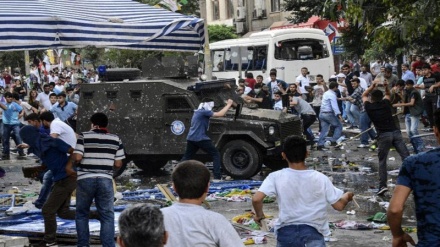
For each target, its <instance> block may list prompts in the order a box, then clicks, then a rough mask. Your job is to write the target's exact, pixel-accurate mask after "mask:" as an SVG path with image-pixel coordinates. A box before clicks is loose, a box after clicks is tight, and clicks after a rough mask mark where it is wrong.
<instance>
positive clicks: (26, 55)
mask: <svg viewBox="0 0 440 247" xmlns="http://www.w3.org/2000/svg"><path fill="white" fill-rule="evenodd" d="M24 70H25V73H26V75H29V74H30V73H31V68H30V59H29V51H27V50H26V51H24Z"/></svg>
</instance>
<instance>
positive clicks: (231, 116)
mask: <svg viewBox="0 0 440 247" xmlns="http://www.w3.org/2000/svg"><path fill="white" fill-rule="evenodd" d="M164 61H167V60H166V59H164V60H163V61H162V62H159V61H151V60H150V61H146V62H145V64H144V65H145V66H144V67H143V72H144V76H145V75H147V76H150V75H151V74H152V70H156V72H157V71H166V73H167V74H168V76H170V75H171V76H172V78H171V77H169V78H166V79H155V78H151V76H150V78H148V79H138V80H135V81H128V82H127V81H125V82H124V81H119V82H105V83H97V84H83V85H82V86H81V98H80V102H79V108H78V127H79V129H78V131H86V130H88V129H89V128H90V123H89V118H90V116H91V115H92V114H93V113H95V112H104V113H106V114H107V115H108V117H109V126H108V127H109V131H110V132H111V133H115V134H118V135H119V136H120V137H121V139H122V141H123V143H124V147H125V152H126V157H127V159H126V160H125V164H126V163H127V162H129V161H133V162H134V164H135V165H136V166H138V167H139V168H141V169H143V170H154V169H159V168H161V167H163V166H164V165H165V164H166V163H167V162H168V161H169V160H180V159H181V158H182V156H183V154H184V152H185V148H186V136H187V134H188V131H189V128H190V126H191V118H192V115H193V113H194V110H195V109H197V107H198V106H199V104H200V101H201V100H202V98H204V97H209V98H211V99H214V102H215V107H214V109H213V110H214V111H217V110H220V109H221V108H223V106H224V105H225V102H226V101H227V99H233V100H234V102H236V103H237V106H236V107H235V109H231V110H229V112H228V113H227V114H226V116H224V117H221V118H211V120H210V124H209V131H208V134H209V136H210V138H211V139H212V141H213V143H214V145H215V146H216V147H217V149H218V150H219V151H220V155H221V161H222V170H223V172H224V173H226V174H229V175H231V176H232V177H234V178H250V177H252V176H254V175H256V174H257V173H258V172H259V171H260V169H261V167H262V164H265V165H266V166H268V167H271V168H274V169H278V168H280V167H283V166H286V163H285V162H283V161H282V159H281V154H280V153H281V150H280V149H281V145H282V143H283V140H284V138H286V137H287V136H289V135H302V131H301V130H302V127H301V120H300V119H299V118H298V117H296V116H294V115H291V114H286V113H282V112H279V111H274V110H266V109H251V108H248V107H245V106H244V107H240V106H241V105H242V103H243V102H242V100H241V98H240V97H238V96H237V95H236V92H235V88H236V82H235V79H219V80H213V81H197V80H194V79H190V78H189V77H188V74H190V73H188V71H187V69H188V68H187V69H186V70H185V69H183V70H181V69H179V68H180V67H182V66H180V65H182V64H183V67H188V66H187V64H185V63H184V62H181V61H180V62H176V60H173V61H168V62H164ZM176 63H177V64H176ZM152 64H154V66H152ZM153 67H154V68H153ZM146 72H147V74H146ZM153 72H154V71H153ZM196 73H197V71H196ZM153 74H154V73H153ZM181 74H185V75H186V76H185V77H179V76H176V75H181ZM195 159H197V160H200V161H210V160H211V157H209V156H208V155H207V154H205V153H203V152H201V151H200V152H199V153H198V154H197V157H195Z"/></svg>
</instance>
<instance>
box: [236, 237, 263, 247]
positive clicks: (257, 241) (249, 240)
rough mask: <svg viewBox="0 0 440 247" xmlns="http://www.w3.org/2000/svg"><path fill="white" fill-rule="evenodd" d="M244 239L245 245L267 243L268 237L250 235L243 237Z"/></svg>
mask: <svg viewBox="0 0 440 247" xmlns="http://www.w3.org/2000/svg"><path fill="white" fill-rule="evenodd" d="M242 241H243V244H244V245H251V244H265V243H267V239H266V237H248V238H243V239H242Z"/></svg>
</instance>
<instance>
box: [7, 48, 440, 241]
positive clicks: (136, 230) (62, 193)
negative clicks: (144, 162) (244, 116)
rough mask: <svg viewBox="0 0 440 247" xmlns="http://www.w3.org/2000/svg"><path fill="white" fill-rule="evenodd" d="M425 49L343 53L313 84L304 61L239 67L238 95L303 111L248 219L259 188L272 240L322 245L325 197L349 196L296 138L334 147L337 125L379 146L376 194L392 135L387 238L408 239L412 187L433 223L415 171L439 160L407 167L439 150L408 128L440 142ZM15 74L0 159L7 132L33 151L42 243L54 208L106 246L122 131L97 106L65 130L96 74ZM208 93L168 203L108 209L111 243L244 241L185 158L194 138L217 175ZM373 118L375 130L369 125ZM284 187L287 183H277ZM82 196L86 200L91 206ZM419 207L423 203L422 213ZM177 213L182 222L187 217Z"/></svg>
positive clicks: (430, 225)
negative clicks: (395, 61) (285, 73)
mask: <svg viewBox="0 0 440 247" xmlns="http://www.w3.org/2000/svg"><path fill="white" fill-rule="evenodd" d="M431 60H432V61H434V63H431V64H429V63H426V62H424V61H423V57H421V56H419V57H417V58H416V60H415V61H413V62H412V63H411V64H409V63H408V64H402V67H401V69H402V76H401V77H400V78H399V77H398V76H397V75H396V74H395V73H393V68H392V67H390V66H388V65H387V64H384V63H382V62H381V61H379V60H378V61H376V62H375V63H374V64H373V65H372V66H371V68H370V71H371V72H368V67H369V66H367V65H361V64H359V66H357V68H355V66H351V65H350V64H344V65H342V66H341V72H340V73H339V74H336V75H333V76H331V77H330V78H329V80H328V82H326V81H324V77H323V76H322V75H319V74H318V75H317V76H316V78H315V79H316V80H315V82H316V85H313V86H312V85H311V84H310V82H311V80H310V77H309V71H308V69H307V68H302V69H301V71H299V75H298V77H297V78H296V79H295V82H293V83H287V82H285V81H283V80H281V79H279V78H277V70H276V69H272V70H271V71H270V73H269V77H268V78H266V79H265V78H264V77H263V76H261V75H258V76H256V78H255V79H254V76H253V74H252V73H247V75H246V79H240V80H239V85H238V88H237V94H239V95H240V96H241V97H242V98H243V100H244V101H245V102H246V104H255V105H257V107H260V108H263V109H272V110H276V111H283V112H286V113H290V114H296V115H298V117H300V118H301V120H302V122H303V134H304V137H305V139H304V138H302V137H295V136H292V137H288V138H286V139H285V141H284V143H283V150H282V156H283V158H284V159H285V160H286V161H287V163H288V166H289V167H288V168H286V169H283V170H280V171H277V172H274V173H271V174H270V175H269V176H268V177H267V178H266V179H265V180H264V182H263V184H262V186H261V187H260V189H259V190H258V192H257V193H256V194H255V195H254V197H253V207H254V211H255V217H254V220H255V221H256V222H257V223H261V220H262V219H264V217H265V216H264V213H263V204H262V201H263V199H264V198H265V196H277V198H278V200H279V210H280V220H279V221H278V222H277V223H276V225H275V231H276V232H277V241H278V246H292V244H294V245H295V246H296V245H298V246H299V245H301V246H302V245H314V246H325V243H324V236H326V235H328V233H329V229H328V222H327V215H326V206H327V205H328V204H330V205H332V207H333V208H335V209H337V210H343V209H344V208H345V206H346V205H347V203H349V202H350V201H351V200H352V198H353V193H352V192H347V193H343V192H342V191H341V190H339V189H337V188H335V187H334V186H333V185H332V184H331V181H330V180H329V179H328V178H327V177H326V176H325V175H323V174H321V173H319V172H316V171H310V170H308V169H307V166H306V165H305V159H306V158H307V156H308V153H309V150H308V149H307V145H310V146H311V147H312V148H316V149H317V150H327V149H328V148H329V147H328V146H336V145H337V144H338V142H339V141H340V138H341V135H342V128H343V125H346V126H347V128H348V129H357V128H358V129H360V131H361V132H362V135H361V143H360V145H359V148H365V147H368V146H369V145H370V144H371V143H372V142H376V143H377V145H378V146H379V152H378V156H379V184H378V191H377V194H378V195H383V194H384V193H385V192H386V191H387V190H388V188H387V169H386V166H387V165H386V161H387V156H388V152H389V150H390V148H391V147H392V146H394V147H395V148H396V150H397V151H398V153H399V155H400V156H401V158H402V160H404V164H403V166H402V169H401V171H400V174H399V177H398V181H397V187H396V190H395V193H394V195H393V198H392V200H391V204H390V209H389V212H388V214H389V215H390V216H393V217H394V218H393V220H392V221H391V222H390V226H391V230H392V233H393V236H394V240H393V241H394V242H395V243H398V244H401V243H403V242H411V241H412V239H411V238H410V237H409V236H408V235H406V234H405V233H403V232H401V231H399V227H400V224H401V221H399V220H398V219H399V217H400V218H401V216H402V208H403V204H404V203H405V201H406V199H407V198H408V195H409V193H410V192H411V191H414V193H415V194H416V195H417V198H416V200H415V202H416V211H417V219H418V225H419V227H420V229H423V227H427V229H437V228H439V227H440V226H437V225H438V223H436V222H432V221H431V220H430V219H431V218H432V217H434V218H435V217H437V213H436V212H434V211H435V210H430V209H429V208H432V207H435V205H436V204H435V203H434V204H433V203H430V205H427V203H426V202H425V201H424V199H423V198H426V197H429V198H432V195H426V191H429V190H432V189H433V188H434V187H435V188H438V187H439V186H438V185H437V184H438V182H437V181H435V179H433V178H431V177H429V176H427V175H426V174H436V173H438V172H440V171H438V169H437V168H436V167H433V166H428V165H424V166H423V167H419V166H417V164H420V163H424V164H425V163H426V162H429V164H436V165H437V163H438V161H437V160H436V159H435V156H436V152H438V150H437V149H436V150H431V151H429V152H426V153H425V152H423V151H425V149H424V143H423V140H422V139H421V138H420V137H419V133H418V126H419V122H420V121H421V122H422V123H424V124H425V125H426V127H429V128H428V129H427V131H434V134H435V136H436V137H437V139H438V140H439V141H440V131H439V130H440V121H439V119H440V111H436V108H437V107H438V104H439V97H438V96H437V88H439V87H440V74H439V73H440V72H439V70H440V66H438V65H439V63H440V60H436V59H431ZM22 79H23V78H20V75H15V77H13V76H11V75H10V74H9V73H8V72H7V71H5V72H4V73H3V75H2V76H1V78H0V86H1V85H3V89H4V98H3V99H1V100H0V108H1V109H2V131H1V133H2V136H3V138H2V142H3V154H2V159H9V158H10V152H11V148H10V146H9V142H10V138H12V140H13V141H15V143H16V146H17V153H18V155H19V157H23V156H26V155H27V154H25V149H28V152H29V154H31V153H32V154H34V155H36V156H37V157H38V158H39V159H40V160H41V162H42V163H41V167H40V168H39V171H41V175H40V176H41V180H42V183H43V186H42V189H41V193H40V196H39V198H38V199H37V201H35V203H34V204H35V206H36V207H37V208H42V213H43V217H44V222H45V236H44V241H43V242H42V243H41V246H57V244H56V228H57V223H56V216H59V217H61V218H66V219H75V220H76V227H77V232H78V246H88V245H89V237H90V233H89V228H88V221H89V219H98V220H99V221H100V223H101V230H100V238H101V243H102V245H103V246H114V244H115V241H114V234H115V229H114V209H113V197H114V189H113V184H112V169H113V167H120V166H121V165H122V160H123V159H124V158H125V156H124V151H123V144H122V141H121V140H120V138H119V137H118V136H117V135H114V134H111V133H109V132H108V129H107V125H108V118H107V116H106V115H105V114H103V113H96V114H94V115H93V116H91V118H90V122H91V130H90V131H87V132H82V133H79V135H77V134H76V133H75V128H76V127H75V126H76V123H75V116H76V111H77V104H78V101H79V89H80V86H81V84H82V83H95V82H98V81H99V77H98V76H96V73H95V72H94V71H88V70H84V71H81V70H71V71H69V70H63V71H61V72H59V71H57V70H54V71H49V73H48V74H47V75H44V74H41V73H38V69H37V68H36V67H34V68H33V69H32V72H31V76H30V77H29V78H28V79H27V80H24V83H22ZM213 104H214V103H213V101H212V100H211V99H205V100H204V101H203V102H202V103H201V104H200V107H199V109H198V110H196V112H195V114H194V117H193V121H192V125H191V130H190V134H189V135H188V138H187V149H186V153H185V155H184V157H183V158H182V160H181V162H180V163H179V165H177V167H176V168H175V170H174V172H173V174H172V182H173V188H174V190H175V191H176V193H177V194H178V195H179V202H178V203H176V204H174V205H172V206H171V207H168V208H164V209H162V210H158V209H157V208H155V207H152V206H150V205H138V206H134V207H131V208H128V209H127V210H125V211H124V212H123V213H122V214H121V216H120V219H119V225H120V229H119V230H120V236H119V238H118V240H117V242H118V243H119V245H120V246H127V247H128V246H144V245H145V243H146V242H147V243H149V246H177V245H178V246H197V245H198V244H202V243H203V244H205V245H209V246H242V245H243V244H242V241H241V239H240V238H239V236H238V234H237V232H236V231H235V230H234V229H233V227H232V225H231V224H230V223H229V222H228V221H227V220H226V219H225V218H224V217H223V216H221V215H219V214H216V213H213V212H211V211H208V210H206V209H204V208H203V207H202V206H201V204H202V202H203V201H204V199H205V198H206V196H207V193H208V189H209V184H210V181H212V180H211V176H210V173H209V171H208V170H207V168H206V167H205V166H204V165H203V164H202V163H200V162H198V161H194V160H191V157H192V156H193V154H194V153H195V152H197V150H198V149H199V148H200V149H203V150H205V151H206V152H208V153H210V154H211V155H212V157H213V159H214V179H222V177H221V170H220V162H219V154H218V151H217V150H216V149H215V147H214V146H212V143H211V141H210V139H209V137H207V135H206V131H207V129H208V128H207V127H208V122H209V119H210V118H211V117H221V116H223V115H225V113H226V111H227V110H228V109H229V108H230V107H231V106H232V104H233V102H232V100H229V101H228V103H227V105H226V107H224V108H223V109H222V110H221V111H219V112H213V111H212V107H213ZM397 108H400V109H399V110H398V109H397ZM400 113H403V116H404V118H405V126H406V129H407V133H408V136H409V138H410V141H411V144H412V146H413V150H414V153H415V154H416V155H413V156H410V153H409V151H408V149H407V147H406V145H405V144H404V142H403V139H402V134H401V131H400V124H399V114H400ZM315 121H318V122H319V130H318V133H316V134H318V135H319V137H318V141H317V143H315V135H314V134H315V133H312V131H311V129H310V126H311V125H312V124H313V123H314V122H315ZM372 124H373V125H374V127H375V130H374V129H373V128H371V125H372ZM23 126H24V127H23ZM329 132H332V133H333V134H332V135H331V137H328V135H329ZM416 166H417V167H416ZM426 181H429V183H427V182H426ZM291 183H294V184H291ZM298 184H300V185H301V184H303V186H298ZM308 185H313V186H308ZM286 186H289V187H290V188H292V190H291V191H290V192H288V193H284V192H283V193H279V191H284V190H282V188H284V187H286ZM295 188H297V189H295ZM75 189H76V190H77V193H76V196H77V206H76V209H75V210H71V209H69V203H70V197H71V194H72V192H73V190H75ZM312 192H313V193H312ZM298 198H300V199H298ZM433 200H434V199H433ZM93 201H94V202H95V205H96V207H97V210H96V211H91V210H90V206H91V204H92V202H93ZM304 202H306V203H304ZM302 203H304V204H302ZM310 205H313V207H310ZM426 210H430V211H429V213H426ZM139 219H142V220H139ZM180 222H186V227H182V226H181V225H180ZM304 236H308V237H304ZM438 236H439V235H438V234H437V235H436V234H434V236H432V234H431V233H426V231H423V230H420V231H419V243H420V242H421V243H436V242H434V241H438V239H437V238H438ZM393 244H394V243H393ZM395 246H399V245H395ZM426 246H429V244H428V245H426Z"/></svg>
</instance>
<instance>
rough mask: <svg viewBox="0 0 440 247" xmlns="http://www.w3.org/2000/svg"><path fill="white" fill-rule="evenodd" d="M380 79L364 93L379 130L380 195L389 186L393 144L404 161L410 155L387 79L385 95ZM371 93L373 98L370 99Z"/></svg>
mask: <svg viewBox="0 0 440 247" xmlns="http://www.w3.org/2000/svg"><path fill="white" fill-rule="evenodd" d="M378 85H379V82H378V81H374V82H373V84H371V86H370V87H369V88H368V89H367V90H365V92H364V93H363V94H362V102H363V103H364V107H365V111H366V112H367V114H368V116H369V117H370V119H371V122H373V124H374V127H376V131H377V145H378V146H379V155H378V156H379V190H378V192H377V194H378V195H383V194H384V193H385V192H386V191H388V188H387V157H388V153H389V151H390V148H391V146H394V147H395V148H396V150H397V152H398V153H399V155H400V157H401V158H402V161H403V160H404V159H405V158H406V157H408V156H409V152H408V149H407V148H406V146H405V143H404V142H403V139H402V133H401V132H400V128H399V127H398V126H396V124H395V122H394V120H393V114H392V106H391V103H390V89H389V87H388V83H387V81H385V82H384V84H383V86H384V87H385V97H384V96H383V93H382V91H381V90H379V89H376V87H377V86H378ZM370 93H371V99H368V96H369V94H370Z"/></svg>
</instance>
